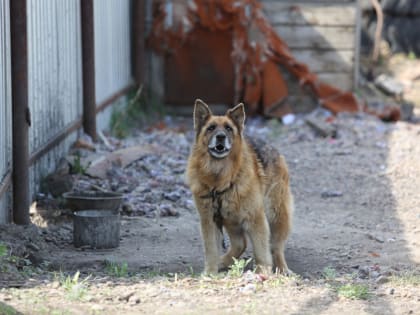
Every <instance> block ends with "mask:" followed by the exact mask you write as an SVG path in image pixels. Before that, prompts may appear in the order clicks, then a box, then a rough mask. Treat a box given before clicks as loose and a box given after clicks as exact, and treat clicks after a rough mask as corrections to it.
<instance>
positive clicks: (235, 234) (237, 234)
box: [219, 226, 246, 269]
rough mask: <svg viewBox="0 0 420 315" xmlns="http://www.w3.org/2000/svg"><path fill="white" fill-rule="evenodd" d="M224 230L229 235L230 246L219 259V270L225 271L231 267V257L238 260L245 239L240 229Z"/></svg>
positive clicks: (230, 228) (244, 246)
mask: <svg viewBox="0 0 420 315" xmlns="http://www.w3.org/2000/svg"><path fill="white" fill-rule="evenodd" d="M225 230H226V231H227V233H228V235H229V241H230V246H229V250H228V252H227V253H226V254H224V255H223V256H222V257H221V265H220V268H219V269H226V268H228V267H229V266H230V265H232V263H233V257H234V258H239V257H240V256H241V255H242V253H243V252H244V251H245V248H246V237H245V234H244V231H243V229H242V228H238V227H226V226H225Z"/></svg>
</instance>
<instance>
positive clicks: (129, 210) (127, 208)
mask: <svg viewBox="0 0 420 315" xmlns="http://www.w3.org/2000/svg"><path fill="white" fill-rule="evenodd" d="M122 211H123V212H125V213H132V212H133V206H132V205H131V204H129V203H124V204H123V205H122Z"/></svg>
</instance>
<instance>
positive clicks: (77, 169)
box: [72, 154, 89, 175]
mask: <svg viewBox="0 0 420 315" xmlns="http://www.w3.org/2000/svg"><path fill="white" fill-rule="evenodd" d="M88 167H89V166H87V167H85V166H83V164H82V160H81V158H80V155H79V154H76V156H75V157H74V162H73V166H72V173H74V174H80V175H84V174H86V171H87V169H88Z"/></svg>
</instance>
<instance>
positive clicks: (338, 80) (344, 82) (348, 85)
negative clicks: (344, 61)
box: [317, 71, 353, 91]
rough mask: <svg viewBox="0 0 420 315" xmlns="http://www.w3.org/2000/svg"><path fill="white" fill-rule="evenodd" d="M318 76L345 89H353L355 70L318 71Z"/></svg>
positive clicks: (323, 80)
mask: <svg viewBox="0 0 420 315" xmlns="http://www.w3.org/2000/svg"><path fill="white" fill-rule="evenodd" d="M317 75H318V78H319V79H320V80H321V81H322V82H325V83H328V84H331V85H332V86H335V87H337V88H339V89H342V90H344V91H351V90H352V89H353V72H352V71H351V72H347V73H331V72H326V73H317Z"/></svg>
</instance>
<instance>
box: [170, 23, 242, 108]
mask: <svg viewBox="0 0 420 315" xmlns="http://www.w3.org/2000/svg"><path fill="white" fill-rule="evenodd" d="M231 53H232V33H231V32H224V31H209V30H206V29H203V28H200V27H197V28H195V29H194V30H193V31H192V32H191V34H189V40H188V41H186V42H185V44H184V45H182V46H181V47H180V48H179V49H177V50H176V52H175V53H172V54H167V55H166V57H165V102H166V103H167V104H170V105H180V106H182V105H188V104H193V102H194V98H197V97H200V98H203V99H205V100H206V102H208V103H216V104H232V102H233V98H234V91H235V89H234V82H235V78H234V68H233V62H232V57H231Z"/></svg>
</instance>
